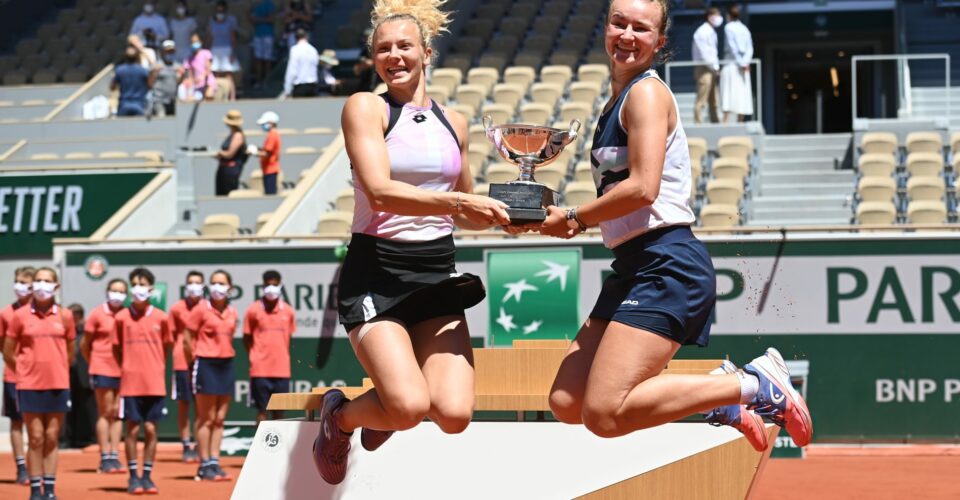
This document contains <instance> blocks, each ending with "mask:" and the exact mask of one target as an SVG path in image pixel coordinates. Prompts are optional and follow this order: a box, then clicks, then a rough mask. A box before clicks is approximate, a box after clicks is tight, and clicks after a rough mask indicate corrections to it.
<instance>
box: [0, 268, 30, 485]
mask: <svg viewBox="0 0 960 500" xmlns="http://www.w3.org/2000/svg"><path fill="white" fill-rule="evenodd" d="M35 272H36V270H35V269H34V268H32V267H30V266H24V267H20V268H17V269H16V270H15V271H14V272H13V293H14V294H15V295H16V296H17V300H15V301H13V303H11V304H8V305H7V306H6V307H4V308H3V309H0V345H2V344H3V342H4V340H3V339H4V337H6V335H7V329H8V328H10V322H11V321H12V320H13V315H14V314H15V313H16V312H17V311H18V310H19V309H21V308H23V307H24V306H29V305H30V300H31V299H33V288H32V285H33V274H34V273H35ZM3 416H4V417H7V418H9V419H10V448H11V449H12V450H13V460H14V461H15V462H16V464H17V479H16V482H17V484H23V485H27V484H30V477H29V476H28V475H27V461H26V459H25V458H24V457H23V415H21V413H20V409H19V407H18V406H17V372H16V370H14V367H13V366H12V365H10V364H5V365H4V367H3Z"/></svg>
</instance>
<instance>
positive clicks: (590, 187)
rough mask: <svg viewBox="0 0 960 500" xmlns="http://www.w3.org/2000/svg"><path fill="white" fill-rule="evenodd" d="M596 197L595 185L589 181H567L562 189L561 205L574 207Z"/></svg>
mask: <svg viewBox="0 0 960 500" xmlns="http://www.w3.org/2000/svg"><path fill="white" fill-rule="evenodd" d="M595 199H597V186H596V185H594V183H593V181H590V182H568V183H567V186H566V187H565V188H564V189H563V206H565V207H576V206H580V205H583V204H585V203H590V202H591V201H593V200H595Z"/></svg>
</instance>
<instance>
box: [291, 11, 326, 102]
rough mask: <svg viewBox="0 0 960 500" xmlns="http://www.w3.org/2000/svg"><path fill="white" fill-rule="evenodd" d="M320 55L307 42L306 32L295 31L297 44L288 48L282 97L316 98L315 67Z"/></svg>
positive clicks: (301, 30) (317, 87) (317, 86)
mask: <svg viewBox="0 0 960 500" xmlns="http://www.w3.org/2000/svg"><path fill="white" fill-rule="evenodd" d="M319 64H320V54H319V53H318V52H317V49H316V48H314V46H313V45H310V42H308V41H307V31H306V30H304V29H302V28H301V29H298V30H297V43H296V44H294V45H293V47H290V57H289V59H288V60H287V73H286V75H285V76H284V78H283V96H284V97H290V96H293V97H316V96H317V94H318V93H319V85H318V79H317V65H319Z"/></svg>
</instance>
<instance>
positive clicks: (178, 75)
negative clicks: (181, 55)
mask: <svg viewBox="0 0 960 500" xmlns="http://www.w3.org/2000/svg"><path fill="white" fill-rule="evenodd" d="M175 53H176V45H175V44H174V41H173V40H164V41H163V49H162V52H161V53H160V61H158V62H157V65H156V66H154V67H153V92H152V93H151V96H152V98H151V112H152V114H153V116H173V115H174V113H176V102H177V87H178V86H179V85H180V81H181V80H183V66H181V65H180V63H179V62H177V59H176V56H175Z"/></svg>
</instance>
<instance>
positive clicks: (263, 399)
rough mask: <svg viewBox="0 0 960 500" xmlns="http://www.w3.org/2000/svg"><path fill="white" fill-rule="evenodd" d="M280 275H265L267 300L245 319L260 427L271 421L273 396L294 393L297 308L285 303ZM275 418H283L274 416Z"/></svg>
mask: <svg viewBox="0 0 960 500" xmlns="http://www.w3.org/2000/svg"><path fill="white" fill-rule="evenodd" d="M282 295H283V285H282V284H281V277H280V273H278V272H277V271H274V270H272V269H271V270H268V271H267V272H265V273H263V297H261V298H260V300H257V301H256V302H254V303H253V304H250V307H249V308H247V313H246V314H245V315H244V318H243V346H244V347H245V348H246V349H247V354H248V355H249V356H250V399H249V400H248V401H247V405H248V406H254V407H255V408H256V409H257V423H258V424H259V423H260V422H261V421H263V420H264V419H266V418H267V403H269V402H270V396H272V395H274V394H276V393H278V392H280V393H283V392H289V391H290V338H291V337H292V336H293V332H295V331H296V330H297V320H296V317H295V315H294V311H293V308H292V307H290V305H289V304H287V303H286V302H284V300H283V298H282V297H281V296H282ZM273 418H276V419H280V418H283V414H282V412H279V411H277V412H273Z"/></svg>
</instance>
